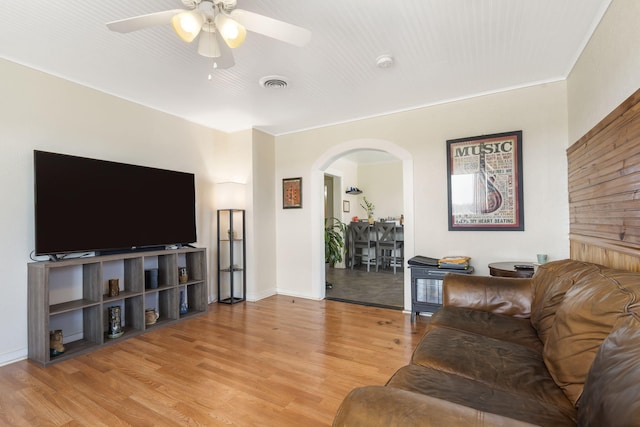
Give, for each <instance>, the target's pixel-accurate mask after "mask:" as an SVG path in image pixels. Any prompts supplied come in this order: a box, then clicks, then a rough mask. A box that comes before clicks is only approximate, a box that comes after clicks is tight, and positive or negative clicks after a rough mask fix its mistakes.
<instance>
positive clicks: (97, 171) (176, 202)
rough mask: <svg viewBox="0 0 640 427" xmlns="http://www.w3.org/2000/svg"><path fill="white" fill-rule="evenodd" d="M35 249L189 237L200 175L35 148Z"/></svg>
mask: <svg viewBox="0 0 640 427" xmlns="http://www.w3.org/2000/svg"><path fill="white" fill-rule="evenodd" d="M34 171H35V238H36V248H35V253H36V255H51V254H63V253H69V252H85V251H96V252H107V251H116V250H123V249H136V248H148V247H159V246H169V245H175V244H188V243H193V242H195V241H196V240H197V238H196V215H195V209H196V208H195V176H194V174H192V173H185V172H177V171H171V170H165V169H156V168H151V167H145V166H136V165H130V164H125V163H117V162H110V161H105V160H97V159H89V158H84V157H77V156H70V155H66V154H57V153H49V152H46V151H38V150H34Z"/></svg>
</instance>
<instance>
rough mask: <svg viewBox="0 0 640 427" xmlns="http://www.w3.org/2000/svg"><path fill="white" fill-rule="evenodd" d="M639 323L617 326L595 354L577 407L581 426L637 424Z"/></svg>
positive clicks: (630, 318)
mask: <svg viewBox="0 0 640 427" xmlns="http://www.w3.org/2000/svg"><path fill="white" fill-rule="evenodd" d="M638 361H640V319H639V318H638V316H637V315H630V316H628V317H627V318H625V319H622V320H621V321H620V322H619V327H616V328H615V329H614V330H613V332H611V334H609V336H608V337H607V339H606V340H605V341H604V342H603V343H602V345H601V346H600V349H599V350H598V353H597V354H596V357H595V360H594V361H593V365H592V366H591V369H590V370H589V376H588V377H587V381H586V383H585V385H584V392H583V393H582V397H581V398H580V401H579V405H578V420H579V421H580V425H581V426H593V427H596V426H635V425H639V424H640V399H638V396H640V364H638Z"/></svg>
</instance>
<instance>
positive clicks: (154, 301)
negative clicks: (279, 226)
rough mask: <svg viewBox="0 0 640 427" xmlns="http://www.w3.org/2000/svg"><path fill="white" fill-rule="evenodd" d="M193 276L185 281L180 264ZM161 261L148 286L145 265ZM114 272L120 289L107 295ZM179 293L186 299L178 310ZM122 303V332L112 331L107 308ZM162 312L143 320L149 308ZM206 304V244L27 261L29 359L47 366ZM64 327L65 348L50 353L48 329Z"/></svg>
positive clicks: (169, 321) (189, 314) (170, 321)
mask: <svg viewBox="0 0 640 427" xmlns="http://www.w3.org/2000/svg"><path fill="white" fill-rule="evenodd" d="M179 267H186V268H187V274H188V280H186V281H185V283H180V280H179V278H178V268H179ZM152 268H153V269H155V268H157V269H158V286H157V287H156V288H149V287H147V286H145V269H152ZM109 279H118V282H119V293H118V295H116V296H110V295H109V285H108V284H109ZM181 293H182V295H183V298H184V300H185V301H186V303H187V311H186V313H182V314H181V313H180V298H181ZM114 306H118V307H120V310H121V318H122V330H123V331H124V334H123V335H122V336H121V337H119V338H109V308H110V307H114ZM147 309H154V310H155V311H156V312H157V313H158V315H159V316H158V319H157V320H156V321H155V323H153V324H146V323H145V310H147ZM207 311H208V286H207V256H206V249H199V248H181V249H169V250H159V251H148V252H135V253H124V254H115V255H104V256H96V257H91V258H74V259H68V260H62V261H42V262H33V263H29V264H28V334H29V339H28V343H29V351H28V354H29V359H31V360H33V361H34V362H37V363H40V364H42V365H44V366H47V365H49V364H51V363H55V362H59V361H62V360H66V359H69V358H71V357H74V356H77V355H79V354H84V353H87V352H89V351H92V350H95V349H97V348H100V347H102V346H105V345H109V344H112V343H116V342H120V341H122V340H125V339H127V338H131V337H134V336H136V335H139V334H141V333H144V332H145V331H148V330H151V329H155V328H158V327H162V326H166V325H170V324H173V323H175V322H178V321H180V320H184V319H188V318H191V317H194V316H197V315H200V314H204V313H206V312H207ZM56 329H62V330H63V337H64V347H65V351H64V353H62V354H60V355H58V356H53V357H52V356H51V355H50V351H49V331H51V330H56Z"/></svg>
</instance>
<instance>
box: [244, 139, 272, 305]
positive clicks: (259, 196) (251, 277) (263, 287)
mask: <svg viewBox="0 0 640 427" xmlns="http://www.w3.org/2000/svg"><path fill="white" fill-rule="evenodd" d="M252 158H253V174H252V178H251V181H250V182H251V192H252V199H253V200H252V203H251V204H250V207H249V208H248V210H247V214H248V217H249V218H250V221H249V224H248V226H249V227H248V230H247V236H250V238H249V239H248V240H247V259H248V262H249V263H250V264H248V265H247V298H248V299H249V300H250V301H255V300H258V299H261V298H264V297H267V296H269V295H273V294H275V293H276V257H277V255H276V251H275V250H274V244H275V241H276V228H275V221H276V220H275V212H276V205H275V203H276V197H277V196H276V195H277V194H279V193H278V191H277V187H276V185H275V184H274V182H275V169H274V166H275V147H274V138H273V136H271V135H268V134H266V133H263V132H260V131H257V130H254V131H253V154H252Z"/></svg>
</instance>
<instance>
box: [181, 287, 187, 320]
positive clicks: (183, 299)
mask: <svg viewBox="0 0 640 427" xmlns="http://www.w3.org/2000/svg"><path fill="white" fill-rule="evenodd" d="M188 312H189V306H188V305H187V298H186V295H185V292H184V290H181V291H180V314H187V313H188Z"/></svg>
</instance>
